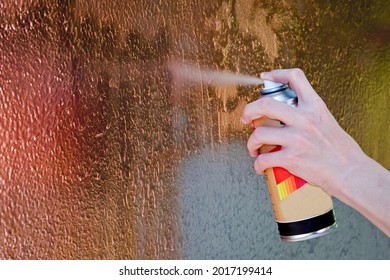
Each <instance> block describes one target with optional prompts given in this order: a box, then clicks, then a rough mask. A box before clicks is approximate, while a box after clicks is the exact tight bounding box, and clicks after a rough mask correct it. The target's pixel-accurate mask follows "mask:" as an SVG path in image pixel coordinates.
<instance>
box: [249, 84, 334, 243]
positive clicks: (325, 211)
mask: <svg viewBox="0 0 390 280" xmlns="http://www.w3.org/2000/svg"><path fill="white" fill-rule="evenodd" d="M264 85H265V86H264V88H263V89H262V90H261V91H260V92H261V96H260V98H273V99H275V100H278V101H280V102H284V103H286V104H288V105H290V106H294V107H296V106H297V105H298V98H297V95H296V94H295V92H294V91H292V90H291V89H290V88H289V87H288V85H287V84H281V83H274V82H271V81H264ZM253 125H254V127H258V126H271V127H283V126H284V124H283V123H282V122H280V121H278V120H273V119H269V118H266V117H262V118H260V119H257V120H255V121H254V122H253ZM280 149H281V147H280V146H272V145H263V146H262V147H261V148H260V153H272V152H276V151H278V150H280ZM265 176H266V181H267V185H268V190H269V193H270V197H271V202H272V206H273V210H274V214H275V219H276V222H277V224H278V229H279V234H280V236H281V238H282V239H283V240H285V241H301V240H307V239H311V238H314V237H318V236H322V235H324V234H326V233H328V232H330V231H331V230H332V229H334V228H336V227H337V224H336V218H335V214H334V211H333V203H332V199H331V197H330V196H329V195H328V194H327V193H325V192H324V191H323V190H322V189H321V188H319V187H317V186H312V185H310V184H308V183H307V182H306V181H305V180H303V179H301V178H299V177H296V176H294V175H292V174H291V173H290V172H288V171H287V170H285V169H284V168H281V167H273V168H268V169H266V170H265Z"/></svg>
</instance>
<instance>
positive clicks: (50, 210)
mask: <svg viewBox="0 0 390 280" xmlns="http://www.w3.org/2000/svg"><path fill="white" fill-rule="evenodd" d="M340 2H341V3H340ZM389 14H390V4H389V3H388V2H387V1H385V0H376V1H364V0H360V1H321V3H318V1H309V0H308V1H304V0H298V1H293V0H291V1H283V4H281V3H280V1H273V0H264V1H257V0H230V1H227V0H215V1H206V0H195V1H194V0H192V1H189V0H180V1H148V0H140V1H119V0H114V1H109V0H103V1H82V0H79V1H77V0H65V1H62V0H57V1H56V0H25V1H23V0H12V1H11V0H5V1H2V2H1V3H0V139H1V144H0V258H2V259H172V258H202V259H207V258H220V259H223V258H240V259H241V258H243V259H245V258H249V259H252V258H253V259H256V258H265V259H278V258H287V259H289V258H305V259H306V258H313V259H317V258H320V259H322V258H325V259H326V258H332V259H333V258H334V259H337V258H343V259H347V258H372V259H381V258H389V257H390V250H389V249H390V241H389V239H388V238H387V237H386V236H384V235H383V234H382V233H381V232H380V231H378V230H377V229H376V228H375V227H373V226H372V225H371V224H370V223H369V222H368V221H366V220H365V219H364V218H362V217H361V216H360V215H359V214H358V213H356V212H355V211H354V210H352V209H350V208H348V207H347V206H345V205H343V204H341V203H339V202H338V201H335V208H336V209H335V210H336V214H337V218H338V223H339V228H338V229H337V230H336V231H335V232H334V233H332V234H331V235H328V236H325V237H322V238H319V239H316V240H311V241H307V242H302V243H297V244H286V243H282V242H281V241H280V240H279V239H278V236H277V233H276V227H275V226H274V220H273V217H272V210H271V207H270V203H269V199H268V196H267V193H266V191H265V187H264V180H263V179H262V178H261V177H259V176H256V175H255V174H254V172H253V171H252V167H251V164H252V162H251V159H250V157H249V156H248V155H247V154H246V152H245V149H244V147H245V140H246V138H247V137H248V135H249V129H248V128H245V127H243V126H242V125H241V124H240V121H239V116H240V114H241V110H242V108H243V106H244V105H245V104H246V103H247V102H248V101H251V100H254V99H255V98H256V97H257V92H258V89H257V88H255V87H239V86H237V87H236V86H234V87H233V86H232V87H221V86H218V87H211V86H206V85H191V86H188V85H183V84H182V83H180V81H177V80H174V79H173V77H172V75H171V74H170V72H169V69H168V65H169V63H170V62H173V61H186V62H189V63H191V64H195V65H201V66H205V67H210V68H216V69H223V70H229V71H233V72H241V73H246V74H251V75H258V73H259V72H261V71H265V70H269V69H272V68H279V67H300V68H302V69H303V70H304V71H305V72H306V73H307V75H308V77H309V79H310V81H311V82H312V83H313V85H314V87H315V88H316V89H317V91H318V92H319V94H320V95H321V96H322V97H323V98H324V100H325V101H326V103H327V104H328V107H329V108H330V110H331V111H332V112H333V113H334V115H335V116H336V118H337V119H338V120H339V122H340V124H341V125H342V126H343V127H344V128H345V129H346V130H347V131H348V132H349V133H350V134H351V135H352V136H353V137H354V138H355V139H356V140H357V141H358V142H359V143H360V144H361V145H362V147H363V148H364V150H365V151H366V152H367V153H368V154H369V155H370V156H372V157H374V158H375V159H376V160H378V161H379V162H380V163H381V164H383V165H384V166H385V167H386V168H390V149H388V148H387V147H389V146H390V135H389V132H388V129H387V126H388V123H389V121H390V109H389V108H390V99H389V94H390V92H389V79H388V77H389V76H390V64H389V61H390V60H389V57H390V44H389V43H390V35H389V34H390V32H389V26H390V17H389Z"/></svg>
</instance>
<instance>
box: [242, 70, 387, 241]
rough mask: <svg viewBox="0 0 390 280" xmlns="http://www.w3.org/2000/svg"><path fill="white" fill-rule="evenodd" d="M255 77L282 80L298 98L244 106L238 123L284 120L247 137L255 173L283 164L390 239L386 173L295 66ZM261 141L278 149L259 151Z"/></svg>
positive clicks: (268, 99) (269, 100)
mask: <svg viewBox="0 0 390 280" xmlns="http://www.w3.org/2000/svg"><path fill="white" fill-rule="evenodd" d="M261 78H262V79H265V80H270V81H274V82H280V83H288V84H289V85H290V87H291V88H292V89H293V90H294V91H295V92H296V94H297V96H298V100H299V102H298V106H297V107H291V106H288V105H286V104H284V103H282V102H278V101H275V100H273V99H272V98H262V99H259V100H256V101H254V102H252V103H249V104H248V105H246V107H245V108H244V111H243V114H242V117H241V120H242V122H243V123H244V124H250V123H251V122H252V121H253V120H256V119H258V118H260V117H264V116H265V117H268V118H271V119H277V120H280V121H282V122H284V123H285V126H284V127H281V128H276V127H257V128H256V129H255V130H254V132H253V133H252V134H251V136H250V137H249V139H248V142H247V147H248V151H249V153H250V155H251V156H253V157H256V160H255V163H254V168H255V171H256V172H257V173H259V174H262V173H264V170H265V169H267V168H270V167H274V166H280V167H283V168H285V169H287V170H289V171H290V172H291V173H292V174H294V175H296V176H298V177H301V178H302V179H304V180H306V181H307V182H309V183H310V184H312V185H316V186H319V187H321V188H322V189H323V190H324V191H326V192H327V193H328V194H330V195H332V196H334V197H336V198H338V199H339V200H340V201H342V202H344V203H345V204H347V205H349V206H351V207H352V208H354V209H356V210H357V211H359V212H360V213H361V214H362V215H364V216H365V217H366V218H367V219H368V220H370V221H371V222H372V223H373V224H374V225H376V226H377V227H378V228H379V229H381V230H382V231H383V232H384V233H385V234H386V235H387V236H388V237H390V172H389V171H388V170H387V169H385V168H384V167H382V166H381V165H380V164H379V163H377V162H376V161H374V160H373V159H371V158H370V157H368V156H367V155H366V154H365V153H364V152H363V151H362V149H361V148H360V147H359V145H358V144H357V143H356V142H355V141H354V140H353V139H352V137H351V136H350V135H348V134H347V133H346V132H345V131H344V130H343V129H342V128H341V127H340V126H339V124H338V123H337V121H336V120H335V118H334V117H333V116H332V114H331V113H330V112H329V110H328V108H327V107H326V105H325V103H324V102H323V101H322V99H321V98H320V97H319V96H318V94H317V93H316V92H315V91H314V89H313V88H312V86H311V85H310V83H309V82H308V80H307V79H306V76H305V74H304V73H303V72H302V71H301V70H300V69H281V70H274V71H271V72H265V73H262V75H261ZM265 144H270V145H280V146H282V149H281V150H280V151H278V152H273V153H266V154H259V148H260V147H261V146H262V145H265Z"/></svg>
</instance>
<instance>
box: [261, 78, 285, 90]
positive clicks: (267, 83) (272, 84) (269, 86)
mask: <svg viewBox="0 0 390 280" xmlns="http://www.w3.org/2000/svg"><path fill="white" fill-rule="evenodd" d="M281 86H283V84H282V83H277V82H272V81H268V80H264V88H263V89H265V90H268V89H273V88H278V87H281Z"/></svg>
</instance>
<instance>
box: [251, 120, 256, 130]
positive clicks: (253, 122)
mask: <svg viewBox="0 0 390 280" xmlns="http://www.w3.org/2000/svg"><path fill="white" fill-rule="evenodd" d="M251 128H252V129H253V130H256V125H255V121H252V122H251Z"/></svg>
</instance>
